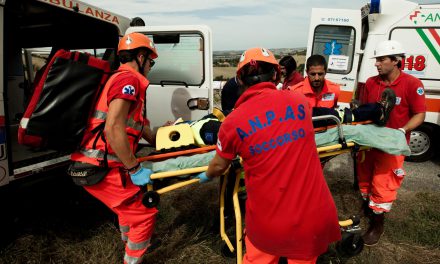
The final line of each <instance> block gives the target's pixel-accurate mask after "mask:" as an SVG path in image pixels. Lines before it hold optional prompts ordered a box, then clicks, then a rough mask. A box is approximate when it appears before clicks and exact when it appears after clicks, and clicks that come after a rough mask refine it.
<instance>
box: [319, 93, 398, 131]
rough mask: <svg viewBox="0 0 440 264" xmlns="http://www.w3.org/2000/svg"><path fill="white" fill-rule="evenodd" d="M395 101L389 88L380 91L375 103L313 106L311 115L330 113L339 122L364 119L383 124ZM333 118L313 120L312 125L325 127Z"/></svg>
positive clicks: (347, 122) (362, 120)
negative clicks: (379, 98)
mask: <svg viewBox="0 0 440 264" xmlns="http://www.w3.org/2000/svg"><path fill="white" fill-rule="evenodd" d="M395 103H396V94H395V93H394V91H393V90H391V89H390V88H387V89H385V90H384V91H383V92H382V96H381V100H380V101H379V102H377V103H369V104H363V105H358V104H356V103H355V104H354V105H353V107H352V108H344V109H333V108H326V107H313V113H312V116H313V117H315V116H323V115H332V116H336V117H337V118H338V119H339V120H340V121H341V123H344V124H351V123H359V122H365V121H371V122H372V123H374V124H376V125H378V126H385V125H386V123H387V121H388V118H389V116H390V113H391V110H393V108H394V105H395ZM334 124H335V122H334V121H333V120H321V121H314V122H313V126H314V127H315V128H316V127H325V126H327V125H334Z"/></svg>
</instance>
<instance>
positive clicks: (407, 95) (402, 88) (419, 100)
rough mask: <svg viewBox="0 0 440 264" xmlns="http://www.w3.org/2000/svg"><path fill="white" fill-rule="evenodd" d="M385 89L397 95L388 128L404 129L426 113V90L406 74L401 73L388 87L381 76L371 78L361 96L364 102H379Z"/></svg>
mask: <svg viewBox="0 0 440 264" xmlns="http://www.w3.org/2000/svg"><path fill="white" fill-rule="evenodd" d="M385 88H391V89H392V90H393V91H394V92H395V93H396V105H395V106H394V108H393V110H392V111H391V114H390V118H389V120H388V123H387V124H386V126H387V127H390V128H399V127H403V126H405V125H406V124H407V123H408V121H409V120H410V119H411V117H412V116H414V115H415V114H417V113H424V112H426V102H425V89H424V87H423V84H422V82H421V81H420V80H419V79H417V78H416V77H414V76H412V75H409V74H406V73H404V72H400V75H399V77H397V79H396V80H395V81H394V82H393V83H392V84H391V85H386V84H385V83H384V82H383V81H382V79H381V78H380V76H374V77H371V78H369V79H368V80H367V82H366V83H365V92H364V93H363V94H362V95H361V100H362V102H363V103H374V102H379V101H380V99H381V94H382V92H383V90H385ZM409 137H410V133H407V139H409Z"/></svg>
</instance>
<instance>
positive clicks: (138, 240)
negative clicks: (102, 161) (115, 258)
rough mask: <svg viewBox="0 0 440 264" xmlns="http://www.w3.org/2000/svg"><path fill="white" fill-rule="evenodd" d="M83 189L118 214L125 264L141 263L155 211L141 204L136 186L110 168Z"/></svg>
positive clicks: (115, 169)
mask: <svg viewBox="0 0 440 264" xmlns="http://www.w3.org/2000/svg"><path fill="white" fill-rule="evenodd" d="M124 182H125V184H124ZM124 185H125V186H124ZM84 188H85V189H86V191H88V192H89V193H90V194H92V195H93V196H94V197H96V198H97V199H98V200H100V201H101V202H103V203H104V204H105V205H106V206H107V207H108V208H110V209H111V210H112V211H113V212H115V213H116V214H117V215H118V220H119V229H120V231H121V238H122V241H124V243H125V255H124V260H123V261H124V263H140V262H141V261H142V257H143V256H144V254H145V253H146V252H147V249H148V247H149V245H150V239H151V236H152V234H153V230H154V224H155V222H156V214H157V212H158V211H157V209H156V208H146V207H145V206H144V205H143V204H142V195H141V192H140V188H139V186H136V185H134V184H133V183H132V182H131V180H130V177H129V176H128V175H126V174H125V173H120V172H119V169H118V168H114V169H112V170H111V171H110V172H109V173H108V174H107V176H106V177H105V178H104V179H103V180H102V181H101V182H99V183H98V184H95V185H92V186H85V187H84Z"/></svg>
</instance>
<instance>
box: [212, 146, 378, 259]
mask: <svg viewBox="0 0 440 264" xmlns="http://www.w3.org/2000/svg"><path fill="white" fill-rule="evenodd" d="M355 146H357V145H356V144H355V143H354V142H348V143H347V144H346V146H344V145H343V144H336V145H331V146H326V147H319V148H317V151H318V154H319V157H320V158H323V157H329V156H336V155H339V154H343V153H347V152H351V151H352V150H353V147H355ZM365 149H369V147H365V146H361V147H359V151H360V150H365ZM242 170H243V169H242V168H238V169H236V171H235V175H236V178H235V184H234V190H233V191H232V201H233V207H234V215H235V237H236V241H235V242H236V244H235V245H236V247H235V248H234V246H233V245H232V243H231V240H230V239H229V237H228V235H227V234H226V228H225V216H224V208H225V194H226V184H227V177H226V175H227V172H226V173H225V174H223V175H222V177H223V184H222V186H221V192H220V236H221V238H222V240H223V241H225V243H226V246H227V247H228V248H229V250H230V251H231V252H232V253H233V252H234V251H235V249H237V250H236V252H237V253H236V256H237V264H242V262H243V244H242V241H243V231H242V218H241V209H240V204H239V201H238V192H239V187H240V186H239V182H240V175H241V173H242ZM353 224H355V223H354V222H353V220H352V219H347V220H343V221H339V226H340V227H348V226H351V225H353Z"/></svg>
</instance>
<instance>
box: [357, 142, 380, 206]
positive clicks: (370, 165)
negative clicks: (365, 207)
mask: <svg viewBox="0 0 440 264" xmlns="http://www.w3.org/2000/svg"><path fill="white" fill-rule="evenodd" d="M374 152H375V150H374V149H373V150H369V151H367V150H364V151H360V152H358V153H357V155H356V161H357V162H356V164H357V166H356V168H355V169H356V172H357V177H358V184H359V190H360V192H361V195H362V198H363V199H364V200H367V199H368V198H369V196H370V192H371V180H372V179H373V172H374V160H375V154H374Z"/></svg>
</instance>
